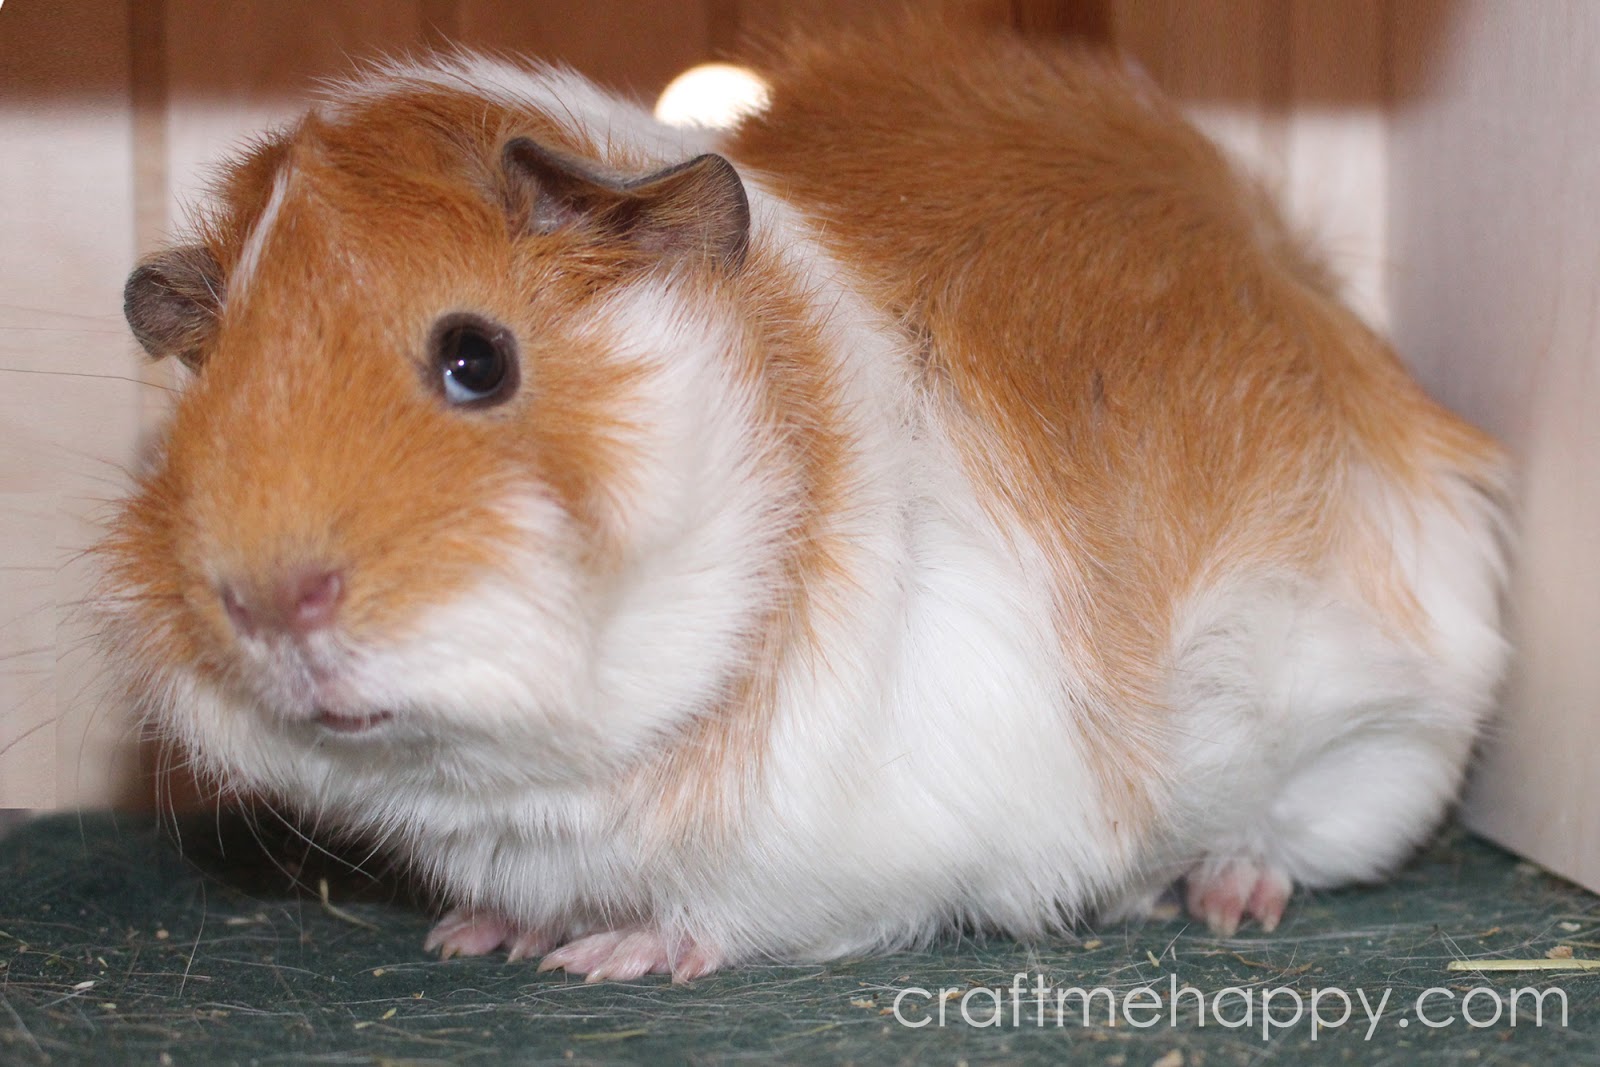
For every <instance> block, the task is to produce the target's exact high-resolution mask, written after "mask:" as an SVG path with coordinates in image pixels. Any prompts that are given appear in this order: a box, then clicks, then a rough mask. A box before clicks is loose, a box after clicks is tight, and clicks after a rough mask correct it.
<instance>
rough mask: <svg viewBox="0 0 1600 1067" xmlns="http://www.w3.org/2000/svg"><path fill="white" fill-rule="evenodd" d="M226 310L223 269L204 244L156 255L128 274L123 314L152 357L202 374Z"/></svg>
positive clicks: (187, 246)
mask: <svg viewBox="0 0 1600 1067" xmlns="http://www.w3.org/2000/svg"><path fill="white" fill-rule="evenodd" d="M221 310H222V268H221V267H220V266H219V265H218V263H217V260H216V257H215V256H213V255H212V254H211V253H210V251H208V250H207V249H206V248H205V247H204V246H202V245H183V246H180V247H178V248H169V249H167V250H165V251H163V252H157V253H156V254H155V255H152V256H150V257H148V258H147V259H145V260H144V261H143V262H141V263H140V264H139V265H138V266H137V267H135V268H134V271H133V273H132V274H130V275H128V284H127V285H125V286H123V288H122V313H123V314H124V315H125V316H127V319H128V325H129V326H130V327H132V328H133V336H134V337H136V338H138V341H139V343H140V344H141V345H143V346H144V350H145V351H146V352H148V353H149V354H150V357H151V358H152V359H164V358H166V357H167V356H177V357H178V359H180V360H182V361H183V363H184V365H185V366H187V367H189V368H191V369H194V370H198V369H199V367H200V362H201V359H202V358H203V356H204V353H205V348H206V344H207V342H208V341H209V340H210V339H211V335H212V332H213V331H214V330H215V329H216V321H217V315H218V313H220V312H221Z"/></svg>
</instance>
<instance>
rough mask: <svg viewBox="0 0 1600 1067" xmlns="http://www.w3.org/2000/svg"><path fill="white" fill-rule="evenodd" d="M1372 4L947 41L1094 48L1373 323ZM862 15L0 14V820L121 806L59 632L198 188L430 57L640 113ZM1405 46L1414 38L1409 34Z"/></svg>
mask: <svg viewBox="0 0 1600 1067" xmlns="http://www.w3.org/2000/svg"><path fill="white" fill-rule="evenodd" d="M1391 2H1396V3H1405V2H1409V0H1337V2H1333V3H1329V2H1327V0H949V3H947V5H946V6H948V7H950V8H951V9H952V10H953V12H954V13H955V15H956V16H957V17H959V18H966V19H970V20H972V21H974V22H998V23H1007V24H1011V25H1016V26H1019V27H1021V28H1023V29H1024V30H1026V31H1027V32H1031V33H1038V34H1062V33H1071V34H1077V35H1081V36H1089V37H1094V38H1099V39H1103V40H1111V41H1114V42H1115V43H1117V44H1119V45H1120V46H1122V47H1124V48H1125V49H1127V50H1128V51H1129V52H1130V53H1132V54H1133V55H1134V56H1136V57H1137V58H1138V60H1139V61H1140V62H1141V63H1142V64H1143V65H1144V66H1145V67H1146V69H1147V70H1148V71H1149V72H1150V73H1151V75H1152V76H1153V77H1154V78H1155V79H1156V80H1157V81H1158V82H1160V83H1162V84H1164V85H1166V86H1167V87H1168V88H1169V89H1170V90H1172V91H1173V92H1175V93H1176V94H1178V95H1179V96H1181V97H1182V98H1183V99H1185V100H1186V101H1188V102H1189V104H1190V106H1191V108H1192V110H1193V112H1194V114H1195V115H1196V117H1197V118H1198V119H1199V120H1200V121H1201V122H1202V124H1203V125H1205V126H1206V128H1207V129H1209V130H1211V131H1212V132H1213V133H1214V134H1215V135H1217V136H1218V137H1219V138H1220V139H1221V140H1222V141H1223V142H1224V143H1226V144H1228V145H1229V146H1230V147H1232V148H1233V149H1234V150H1235V151H1237V152H1238V153H1239V154H1240V155H1241V156H1242V157H1243V158H1245V159H1246V160H1247V161H1248V162H1249V164H1250V165H1251V166H1252V167H1253V168H1254V169H1256V170H1257V172H1258V173H1260V174H1261V175H1263V176H1264V177H1265V179H1266V180H1268V181H1269V183H1271V184H1273V185H1274V186H1276V187H1277V188H1279V189H1280V191H1281V192H1282V194H1283V196H1284V199H1285V200H1286V202H1287V203H1288V204H1289V206H1290V208H1291V210H1292V212H1293V213H1294V215H1295V216H1296V217H1297V218H1298V219H1300V220H1301V221H1302V222H1303V224H1304V225H1305V226H1306V227H1307V228H1309V229H1312V230H1314V231H1315V232H1317V233H1318V234H1320V235H1321V237H1322V238H1323V240H1324V243H1325V244H1326V245H1327V246H1328V247H1329V248H1330V250H1331V252H1332V255H1333V259H1334V261H1335V263H1336V265H1337V266H1338V267H1339V268H1340V269H1341V270H1342V271H1343V272H1344V274H1345V275H1346V277H1347V278H1348V279H1349V280H1350V283H1351V288H1352V292H1353V294H1354V297H1355V299H1356V300H1357V302H1358V304H1359V306H1360V307H1361V308H1362V309H1363V310H1364V311H1365V312H1366V314H1368V316H1369V317H1370V318H1372V319H1373V320H1374V321H1376V322H1380V323H1381V322H1383V321H1386V318H1387V315H1388V310H1387V302H1386V297H1385V274H1384V267H1385V264H1386V262H1387V246H1386V220H1387V218H1388V203H1387V190H1388V178H1387V169H1386V162H1385V159H1386V156H1385V153H1386V150H1387V142H1386V140H1385V136H1386V134H1385V129H1386V127H1385V117H1384V103H1385V99H1386V86H1387V82H1388V49H1389V38H1388V31H1387V26H1388V19H1389V12H1388V8H1389V4H1390V3H1391ZM874 9H880V10H881V5H875V4H871V3H866V2H863V0H678V2H673V3H668V2H645V0H634V2H629V0H541V2H538V3H518V2H513V0H381V2H380V0H366V2H362V0H236V2H233V3H229V4H225V5H224V4H216V3H211V2H206V0H50V2H48V3H46V2H43V0H11V2H10V3H6V4H4V6H3V7H0V144H3V145H4V146H5V149H4V151H0V204H3V205H4V207H3V208H0V292H3V295H0V345H3V348H0V546H3V547H0V552H3V559H0V808H4V807H72V806H74V805H80V804H81V805H104V804H108V803H137V802H140V800H141V799H142V798H143V797H144V796H145V795H146V793H147V788H146V785H145V784H144V781H145V780H144V778H143V776H142V771H141V768H140V765H139V757H138V749H137V746H135V745H134V744H133V743H132V741H131V738H130V723H129V717H128V715H127V713H126V711H125V709H123V708H121V707H119V706H117V705H116V704H115V703H114V702H109V701H107V700H106V698H105V697H104V695H103V693H102V691H101V689H100V688H99V687H98V685H97V679H98V678H99V669H98V667H97V665H96V663H95V660H94V655H93V649H92V643H91V642H87V641H86V637H87V635H86V633H85V630H86V627H85V625H84V624H83V622H82V621H81V619H78V618H77V617H76V616H75V613H74V610H73V605H74V603H75V602H77V601H78V600H79V599H81V598H82V596H83V595H84V574H83V568H82V567H81V565H80V564H79V563H78V562H77V561H76V560H75V558H74V554H75V553H76V552H78V551H79V550H81V549H82V548H83V547H84V546H85V545H87V544H88V543H90V542H91V541H92V539H93V536H94V534H93V530H94V527H93V521H92V520H93V517H94V514H95V511H96V507H97V504H98V502H99V501H101V500H104V499H106V498H109V497H114V496H115V495H116V493H117V490H118V486H119V485H120V484H121V475H120V473H119V470H120V468H122V467H125V466H127V465H128V464H130V463H132V462H133V461H134V458H135V455H136V449H137V442H138V440H139V438H140V435H141V433H146V432H148V431H149V429H150V428H151V427H152V426H154V425H155V423H156V422H157V421H158V420H159V419H160V418H161V416H162V413H163V412H164V410H165V407H166V404H167V401H168V397H169V390H170V388H171V386H172V385H173V381H172V379H171V377H170V376H171V375H172V374H173V373H174V371H173V368H171V367H169V366H156V367H150V366H146V365H144V364H143V363H142V362H141V361H140V360H139V359H138V358H137V355H136V352H135V349H134V346H133V343H132V341H131V340H130V339H129V337H128V336H127V334H126V330H125V328H124V326H123V323H122V318H121V314H120V306H119V305H120V291H121V285H122V280H123V278H124V276H125V275H126V272H127V270H128V268H129V266H130V264H131V263H132V262H133V261H134V259H135V258H136V256H137V254H138V253H139V252H140V251H143V250H146V249H148V248H151V247H153V246H154V245H155V244H156V243H157V242H159V241H160V240H161V239H162V238H163V237H164V236H165V235H167V234H169V233H171V232H172V231H173V230H174V228H175V227H177V226H179V225H180V224H181V221H182V215H183V212H182V207H183V205H184V203H186V202H189V201H192V200H193V199H195V198H196V197H198V196H199V195H200V193H201V191H202V189H203V187H204V181H205V175H206V172H207V166H208V165H209V164H210V162H211V161H213V160H215V159H217V158H218V157H219V156H221V155H222V154H224V153H225V152H227V151H228V149H229V147H230V146H231V145H233V144H235V143H237V142H238V141H239V139H240V138H242V137H245V136H247V135H248V134H250V133H251V132H252V131H255V130H258V129H260V128H261V127H262V126H264V125H267V124H270V123H273V122H277V121H281V120H283V119H286V118H288V117H289V116H291V115H293V114H294V113H295V111H296V110H297V109H298V108H299V107H300V106H301V105H302V102H303V101H304V99H305V96H306V94H307V91H308V89H309V87H310V85H311V83H312V81H313V80H314V79H315V78H317V77H319V76H323V75H328V74H336V73H339V72H341V71H344V70H346V69H347V65H348V62H349V60H350V58H351V57H362V56H368V55H372V54H375V53H380V52H397V51H409V50H415V49H420V48H427V47H430V46H435V45H438V44H441V43H444V42H447V41H459V42H462V43H465V44H469V45H473V46H478V47H490V48H496V49H501V50H506V51H511V52H523V53H528V54H531V55H537V56H540V57H542V58H546V59H554V60H560V61H564V62H567V63H570V64H572V65H574V66H576V67H577V68H579V69H580V70H583V71H584V72H586V73H588V74H590V75H591V76H593V77H595V78H597V79H599V80H601V81H603V82H605V83H607V84H609V85H612V86H614V87H618V88H622V89H626V90H629V91H632V92H634V93H636V94H639V95H641V96H644V97H647V98H649V97H653V96H654V95H655V94H656V93H657V92H658V91H659V90H660V89H661V88H662V87H663V86H664V85H665V83H666V82H667V81H668V80H669V79H670V78H671V77H672V76H673V75H675V74H677V73H678V72H680V71H681V70H683V69H684V68H686V67H688V66H690V65H692V64H693V63H695V62H699V61H701V60H704V59H708V58H714V57H715V56H716V55H717V54H718V53H719V52H721V51H723V50H726V49H727V48H729V47H731V46H732V45H733V44H734V43H735V42H736V41H737V40H738V39H739V38H740V37H741V35H743V34H746V33H762V32H770V31H775V30H776V29H778V28H780V27H781V26H783V25H784V24H785V23H790V22H799V23H802V24H807V25H819V24H826V23H840V22H848V21H850V20H851V19H857V18H862V17H865V16H866V15H868V14H870V13H872V12H873V11H874ZM1419 34H1420V35H1421V36H1423V37H1425V36H1426V33H1425V32H1423V31H1419Z"/></svg>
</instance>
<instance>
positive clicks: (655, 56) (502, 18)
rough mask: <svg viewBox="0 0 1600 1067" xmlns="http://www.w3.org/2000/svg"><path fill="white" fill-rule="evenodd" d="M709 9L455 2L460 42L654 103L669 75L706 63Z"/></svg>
mask: <svg viewBox="0 0 1600 1067" xmlns="http://www.w3.org/2000/svg"><path fill="white" fill-rule="evenodd" d="M709 8H710V5H709V4H707V3H705V2H700V0H684V2H679V3H671V4H662V3H655V4H640V3H636V2H634V0H559V2H555V0H552V2H547V3H539V4H512V3H505V2H503V0H460V3H459V16H458V17H459V22H458V23H457V30H456V37H457V39H458V40H459V41H460V42H461V43H462V44H465V45H469V46H471V47H474V48H488V49H495V50H502V51H510V52H514V53H521V54H523V55H526V56H531V57H534V58H537V59H542V60H545V61H547V62H553V63H565V64H567V65H569V66H571V67H574V68H575V69H577V70H580V71H582V72H583V73H584V74H585V75H587V76H588V77H590V78H593V79H594V80H596V81H598V82H600V83H601V84H603V85H606V86H607V87H609V88H612V89H617V90H620V91H623V92H626V93H629V94H632V95H635V96H637V97H639V98H640V99H642V100H645V101H647V102H651V103H653V102H654V100H655V98H656V97H657V96H658V95H660V93H661V90H662V89H664V88H666V85H667V83H668V82H669V81H671V80H672V79H673V78H675V77H677V76H678V75H679V74H681V73H683V72H684V71H685V70H687V69H688V68H690V67H692V66H694V65H695V64H696V63H703V62H705V61H706V60H707V59H709V58H711V47H712V46H711V23H710V11H709Z"/></svg>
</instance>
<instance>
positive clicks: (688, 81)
mask: <svg viewBox="0 0 1600 1067" xmlns="http://www.w3.org/2000/svg"><path fill="white" fill-rule="evenodd" d="M769 95H770V94H769V91H768V89H767V83H766V82H765V81H763V80H762V79H761V78H760V76H759V75H757V74H756V72H755V71H753V70H748V69H746V68H745V67H736V66H734V65H733V64H731V63H702V64H700V65H699V66H698V67H690V68H689V69H688V70H686V71H684V72H683V73H682V74H680V75H678V76H677V77H676V78H674V79H672V84H671V85H669V86H667V88H666V91H665V92H663V93H662V94H661V99H660V100H657V101H656V118H658V119H660V120H661V121H662V122H665V123H667V124H668V125H669V126H705V127H708V128H710V129H713V130H726V129H728V128H730V127H732V126H735V125H737V124H738V122H739V120H740V119H742V118H744V117H745V116H746V115H754V114H755V113H756V112H758V111H760V110H761V109H762V108H764V107H766V106H767V98H768V96H769Z"/></svg>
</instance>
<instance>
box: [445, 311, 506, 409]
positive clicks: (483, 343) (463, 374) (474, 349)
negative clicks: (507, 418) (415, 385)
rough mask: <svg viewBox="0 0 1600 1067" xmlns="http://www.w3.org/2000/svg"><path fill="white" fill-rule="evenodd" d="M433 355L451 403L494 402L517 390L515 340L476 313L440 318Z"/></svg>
mask: <svg viewBox="0 0 1600 1067" xmlns="http://www.w3.org/2000/svg"><path fill="white" fill-rule="evenodd" d="M432 355H433V366H434V368H435V370H436V373H437V374H438V375H439V379H438V380H439V383H440V385H441V386H442V388H443V389H444V398H445V399H446V400H448V401H449V402H450V403H452V404H464V405H465V404H470V405H477V406H487V405H489V404H497V403H499V402H500V401H502V400H505V399H507V398H508V397H510V396H511V394H512V393H514V392H515V391H516V386H517V354H516V342H515V340H514V339H513V338H512V336H511V331H509V330H507V329H506V328H505V327H503V326H499V325H497V324H495V323H492V322H488V321H486V320H484V319H480V318H478V317H476V316H467V315H453V316H450V317H449V318H445V319H441V320H440V321H439V324H438V325H437V326H435V327H434V331H433V342H432Z"/></svg>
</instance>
